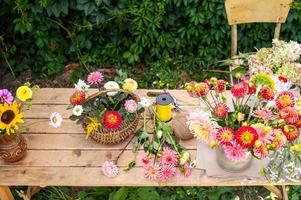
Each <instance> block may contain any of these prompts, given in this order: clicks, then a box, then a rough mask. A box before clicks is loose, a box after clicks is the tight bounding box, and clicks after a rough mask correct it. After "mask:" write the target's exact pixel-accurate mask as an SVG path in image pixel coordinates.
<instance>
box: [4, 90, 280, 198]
mask: <svg viewBox="0 0 301 200" xmlns="http://www.w3.org/2000/svg"><path fill="white" fill-rule="evenodd" d="M149 91H150V90H139V91H138V92H137V93H138V94H139V95H140V96H141V97H143V96H147V92H149ZM73 92H74V89H66V88H56V89H54V88H43V89H40V90H39V91H38V92H36V93H35V94H34V98H33V105H32V108H31V110H30V111H26V114H25V116H26V123H34V122H35V123H36V124H34V125H32V126H30V128H29V130H27V133H24V134H23V135H24V136H25V138H26V139H27V142H28V152H27V156H26V157H25V158H24V159H23V160H21V161H19V162H17V163H13V164H6V163H4V162H3V161H1V160H0V185H2V186H9V185H14V186H19V185H29V186H241V185H242V184H243V183H241V181H240V180H235V179H233V180H227V181H221V180H218V179H216V178H210V177H208V176H207V175H206V173H205V172H204V171H203V170H197V169H194V170H193V172H192V175H191V176H190V177H187V178H184V177H182V176H176V177H174V178H172V179H171V180H168V181H167V182H155V181H149V180H147V179H145V178H144V175H143V174H144V169H143V168H142V166H141V163H140V162H138V166H136V167H135V168H134V169H132V170H131V171H129V172H124V171H123V170H120V174H119V175H118V176H117V177H116V178H107V177H105V176H103V175H102V174H101V166H102V164H103V163H104V162H105V161H106V160H108V159H111V158H113V159H114V158H115V157H116V156H117V155H118V154H119V153H120V151H121V149H123V147H124V146H125V145H126V143H127V141H125V142H124V143H121V144H117V145H102V144H99V143H96V142H94V141H92V140H86V139H85V134H84V130H83V129H82V127H81V126H80V125H76V124H75V122H73V121H71V120H70V119H69V116H70V113H71V111H68V110H66V107H67V104H68V103H69V97H70V96H71V94H72V93H73ZM93 92H96V90H91V91H89V93H90V94H92V93H93ZM170 92H171V94H172V95H173V96H174V97H175V98H176V99H177V100H178V102H179V103H180V104H181V106H183V108H184V109H187V110H194V109H195V108H197V107H198V106H199V101H198V100H197V99H194V98H191V97H189V96H188V94H187V93H186V91H184V90H172V91H170ZM52 112H59V113H60V114H61V115H62V116H63V118H64V120H63V123H62V126H61V127H59V128H53V127H50V126H49V124H48V123H49V122H48V118H49V116H50V114H51V113H52ZM196 143H197V141H196V140H194V139H192V140H188V141H183V142H182V144H183V145H184V146H185V147H186V148H187V149H188V150H189V152H190V153H191V155H192V157H193V158H195V154H196ZM131 149H132V146H131V145H129V146H128V147H127V149H126V150H125V152H124V154H123V155H122V157H121V159H120V160H119V163H118V165H119V166H120V167H121V168H122V167H124V166H126V165H127V164H128V163H129V162H130V161H132V159H133V154H132V152H131ZM142 155H143V151H142V150H141V153H140V154H139V155H138V158H137V160H139V158H141V156H142ZM244 185H245V183H244ZM248 185H265V186H266V187H267V188H269V189H270V190H272V191H273V192H274V193H276V194H277V195H279V196H282V193H281V191H280V190H279V189H278V188H276V187H274V186H270V185H269V183H268V182H260V183H258V182H256V183H248ZM5 195H6V196H5ZM284 196H285V195H284ZM0 199H1V200H6V199H12V198H11V196H10V192H9V189H8V187H0Z"/></svg>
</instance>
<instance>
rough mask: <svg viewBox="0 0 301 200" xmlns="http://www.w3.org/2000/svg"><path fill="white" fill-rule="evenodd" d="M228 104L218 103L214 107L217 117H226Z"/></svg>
mask: <svg viewBox="0 0 301 200" xmlns="http://www.w3.org/2000/svg"><path fill="white" fill-rule="evenodd" d="M228 110H229V108H228V106H227V105H226V104H225V103H219V104H217V105H216V106H215V107H214V114H215V115H216V116H217V117H226V116H227V114H228Z"/></svg>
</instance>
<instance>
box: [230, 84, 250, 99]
mask: <svg viewBox="0 0 301 200" xmlns="http://www.w3.org/2000/svg"><path fill="white" fill-rule="evenodd" d="M231 93H232V95H233V96H234V97H236V98H241V97H244V96H245V95H247V94H248V84H247V83H245V82H240V83H237V84H235V85H234V86H233V87H232V88H231Z"/></svg>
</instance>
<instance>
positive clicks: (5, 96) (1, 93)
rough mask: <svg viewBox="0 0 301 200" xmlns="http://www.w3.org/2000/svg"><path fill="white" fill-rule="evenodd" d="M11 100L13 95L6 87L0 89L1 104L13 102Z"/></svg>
mask: <svg viewBox="0 0 301 200" xmlns="http://www.w3.org/2000/svg"><path fill="white" fill-rule="evenodd" d="M13 100H14V97H13V95H12V94H11V93H10V92H9V91H8V90H7V89H2V90H0V101H1V103H2V104H4V103H7V104H9V105H10V104H12V103H13Z"/></svg>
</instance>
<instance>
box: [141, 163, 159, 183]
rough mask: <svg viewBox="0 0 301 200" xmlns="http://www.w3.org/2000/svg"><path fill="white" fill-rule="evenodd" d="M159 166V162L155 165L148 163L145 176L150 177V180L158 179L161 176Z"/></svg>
mask: <svg viewBox="0 0 301 200" xmlns="http://www.w3.org/2000/svg"><path fill="white" fill-rule="evenodd" d="M159 170H160V168H159V166H158V165H157V164H155V165H148V166H147V167H146V168H145V173H144V177H145V178H148V179H150V180H156V179H157V178H158V176H159Z"/></svg>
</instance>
